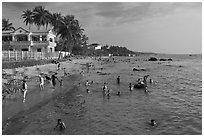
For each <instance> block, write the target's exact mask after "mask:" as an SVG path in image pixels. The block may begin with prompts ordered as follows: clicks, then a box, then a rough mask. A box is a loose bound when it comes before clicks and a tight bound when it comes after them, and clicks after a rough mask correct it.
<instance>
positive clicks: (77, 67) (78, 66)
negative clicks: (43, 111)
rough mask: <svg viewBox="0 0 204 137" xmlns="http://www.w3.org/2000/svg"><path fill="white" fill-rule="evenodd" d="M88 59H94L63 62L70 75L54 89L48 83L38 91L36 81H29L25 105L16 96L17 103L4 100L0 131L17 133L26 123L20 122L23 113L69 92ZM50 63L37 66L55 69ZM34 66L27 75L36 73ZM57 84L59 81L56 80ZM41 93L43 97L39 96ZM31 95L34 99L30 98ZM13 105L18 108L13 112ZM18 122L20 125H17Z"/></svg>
mask: <svg viewBox="0 0 204 137" xmlns="http://www.w3.org/2000/svg"><path fill="white" fill-rule="evenodd" d="M90 61H91V62H93V61H94V60H92V59H89V58H88V59H76V60H73V61H72V62H64V63H63V66H65V67H66V68H67V69H68V70H67V72H68V73H70V75H69V76H67V77H66V78H64V79H63V83H64V84H63V87H59V86H57V87H56V88H55V89H52V88H50V85H45V89H44V91H39V90H40V89H39V87H38V85H36V82H34V83H35V84H34V83H33V82H31V84H30V85H31V89H28V93H27V94H28V95H27V99H26V102H27V104H26V105H25V104H23V103H22V102H19V99H18V98H17V102H18V103H15V100H14V101H12V102H11V101H9V100H8V101H7V102H10V104H8V105H5V104H4V103H5V102H4V103H3V104H4V105H5V106H4V107H3V108H4V109H3V108H2V127H3V129H4V130H3V131H2V133H3V134H16V133H17V134H18V133H19V132H20V130H22V129H23V128H24V127H25V124H26V123H23V122H22V121H23V119H24V115H29V114H32V113H34V112H35V111H37V110H40V108H42V107H43V106H45V105H46V104H48V103H49V102H52V101H53V100H55V99H56V98H57V97H59V96H62V95H64V94H66V93H69V92H71V91H72V89H73V88H74V86H75V82H76V81H78V80H80V79H81V77H82V76H81V74H79V72H80V71H83V70H84V69H86V68H84V66H83V65H84V64H85V63H89V62H90ZM50 65H51V66H53V65H52V64H48V65H41V66H39V68H41V70H42V71H46V70H47V69H49V70H51V69H52V70H55V69H56V65H54V67H49V66H50ZM34 67H35V66H34ZM34 67H29V68H28V71H27V73H29V74H28V75H29V76H35V75H37V72H35V73H33V71H35V70H34ZM18 69H22V68H18ZM9 71H10V70H7V72H8V73H9ZM58 74H59V75H62V74H61V73H58ZM33 84H34V85H33ZM73 84H74V85H73ZM57 85H59V82H57ZM67 90H68V91H67ZM63 91H65V92H63ZM41 92H42V93H41ZM50 92H52V93H50ZM42 94H43V96H44V97H42V98H40V97H41V95H42ZM33 97H34V98H35V99H32V98H33ZM36 99H37V100H36ZM38 99H39V100H38ZM2 101H3V100H2ZM30 101H31V102H30ZM7 102H6V103H7ZM3 104H2V105H3ZM9 106H10V107H9ZM15 106H17V108H19V109H18V110H17V109H16V108H15V109H16V110H17V112H14V111H13V110H12V109H13V108H14V107H15ZM9 108H10V109H9ZM9 111H10V112H9ZM12 111H13V112H12ZM9 113H10V114H9ZM8 114H9V115H8ZM21 120H22V121H21ZM15 123H18V124H15ZM19 124H20V125H22V126H20V127H18V126H19ZM19 128H22V129H19Z"/></svg>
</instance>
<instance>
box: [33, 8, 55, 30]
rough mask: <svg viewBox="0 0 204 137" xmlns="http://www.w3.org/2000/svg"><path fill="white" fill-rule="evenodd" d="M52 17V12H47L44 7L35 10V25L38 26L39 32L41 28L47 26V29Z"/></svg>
mask: <svg viewBox="0 0 204 137" xmlns="http://www.w3.org/2000/svg"><path fill="white" fill-rule="evenodd" d="M50 15H51V14H50V12H49V11H48V10H46V9H45V8H44V7H43V6H37V7H35V8H34V9H33V18H34V24H36V25H37V27H38V30H39V29H40V27H41V26H46V29H47V26H48V24H49V20H50Z"/></svg>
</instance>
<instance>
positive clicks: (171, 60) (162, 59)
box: [159, 58, 173, 61]
mask: <svg viewBox="0 0 204 137" xmlns="http://www.w3.org/2000/svg"><path fill="white" fill-rule="evenodd" d="M159 61H173V60H172V59H171V58H169V59H160V60H159Z"/></svg>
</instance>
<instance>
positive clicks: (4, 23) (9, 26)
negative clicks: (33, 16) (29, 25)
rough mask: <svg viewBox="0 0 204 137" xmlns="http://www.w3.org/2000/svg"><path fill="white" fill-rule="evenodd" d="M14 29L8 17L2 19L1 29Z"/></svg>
mask: <svg viewBox="0 0 204 137" xmlns="http://www.w3.org/2000/svg"><path fill="white" fill-rule="evenodd" d="M6 30H15V28H14V27H13V23H9V19H2V31H6Z"/></svg>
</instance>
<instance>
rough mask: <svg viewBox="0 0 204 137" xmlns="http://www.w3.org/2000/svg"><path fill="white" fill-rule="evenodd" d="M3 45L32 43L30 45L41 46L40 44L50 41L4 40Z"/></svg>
mask: <svg viewBox="0 0 204 137" xmlns="http://www.w3.org/2000/svg"><path fill="white" fill-rule="evenodd" d="M2 45H12V46H16V45H22V46H24V45H30V46H38V45H39V46H40V45H49V42H48V41H2Z"/></svg>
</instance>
